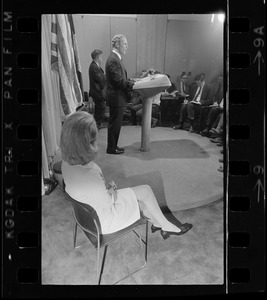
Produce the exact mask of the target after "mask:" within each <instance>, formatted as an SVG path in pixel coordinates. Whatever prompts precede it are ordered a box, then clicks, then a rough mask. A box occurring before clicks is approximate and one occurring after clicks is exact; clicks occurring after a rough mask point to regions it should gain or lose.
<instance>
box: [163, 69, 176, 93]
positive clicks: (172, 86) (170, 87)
mask: <svg viewBox="0 0 267 300" xmlns="http://www.w3.org/2000/svg"><path fill="white" fill-rule="evenodd" d="M166 75H167V77H168V78H169V80H170V82H171V86H169V87H168V88H167V89H166V90H165V91H164V92H162V95H173V96H174V97H175V92H177V88H176V86H175V84H174V83H173V82H172V81H171V76H170V75H169V74H166Z"/></svg>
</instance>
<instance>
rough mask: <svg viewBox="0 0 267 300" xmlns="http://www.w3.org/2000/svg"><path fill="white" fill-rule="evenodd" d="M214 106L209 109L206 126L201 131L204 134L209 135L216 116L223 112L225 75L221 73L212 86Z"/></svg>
mask: <svg viewBox="0 0 267 300" xmlns="http://www.w3.org/2000/svg"><path fill="white" fill-rule="evenodd" d="M212 94H213V97H212V102H213V104H212V107H211V108H210V110H209V114H208V118H207V123H206V128H205V129H204V130H203V132H202V133H201V134H202V135H203V136H209V130H210V129H211V127H212V125H213V124H214V122H215V120H216V118H217V117H218V115H219V114H220V113H222V112H223V76H222V75H219V76H218V78H217V81H216V82H215V84H214V86H213V88H212Z"/></svg>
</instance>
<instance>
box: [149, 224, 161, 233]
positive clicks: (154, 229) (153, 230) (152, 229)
mask: <svg viewBox="0 0 267 300" xmlns="http://www.w3.org/2000/svg"><path fill="white" fill-rule="evenodd" d="M158 230H161V227H156V226H154V225H153V224H152V225H151V231H152V233H154V232H156V231H158Z"/></svg>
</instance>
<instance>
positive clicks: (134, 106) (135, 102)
mask: <svg viewBox="0 0 267 300" xmlns="http://www.w3.org/2000/svg"><path fill="white" fill-rule="evenodd" d="M142 106H143V104H142V97H141V96H140V95H139V93H138V92H136V91H132V92H131V101H130V102H129V103H128V104H126V107H127V108H128V109H129V110H130V112H131V124H132V125H136V124H137V119H136V112H137V111H139V110H140V109H142Z"/></svg>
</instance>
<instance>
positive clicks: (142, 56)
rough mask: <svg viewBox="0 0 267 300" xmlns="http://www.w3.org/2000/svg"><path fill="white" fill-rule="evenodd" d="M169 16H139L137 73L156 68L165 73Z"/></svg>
mask: <svg viewBox="0 0 267 300" xmlns="http://www.w3.org/2000/svg"><path fill="white" fill-rule="evenodd" d="M167 17H168V16H167V15H138V17H137V72H138V73H141V71H142V69H149V68H154V69H155V70H158V71H160V72H163V71H164V63H165V62H164V60H165V46H166V29H167V27H166V26H167Z"/></svg>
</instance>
